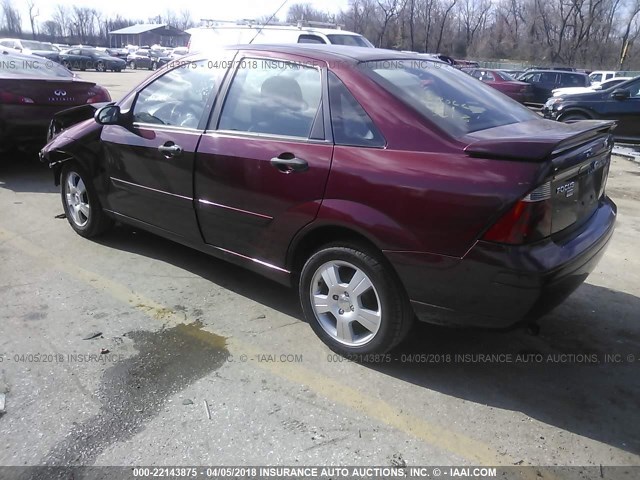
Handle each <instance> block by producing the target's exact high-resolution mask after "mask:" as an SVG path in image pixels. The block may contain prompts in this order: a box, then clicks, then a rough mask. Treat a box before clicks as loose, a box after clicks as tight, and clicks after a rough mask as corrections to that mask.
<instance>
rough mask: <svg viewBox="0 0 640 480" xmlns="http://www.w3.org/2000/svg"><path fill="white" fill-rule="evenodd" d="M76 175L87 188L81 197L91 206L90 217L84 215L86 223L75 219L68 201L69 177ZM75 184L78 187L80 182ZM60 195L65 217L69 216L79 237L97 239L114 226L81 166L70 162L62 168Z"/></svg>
mask: <svg viewBox="0 0 640 480" xmlns="http://www.w3.org/2000/svg"><path fill="white" fill-rule="evenodd" d="M76 175H77V176H78V177H79V178H80V179H81V180H82V182H83V184H84V187H85V194H83V195H81V196H80V197H81V198H82V200H83V201H84V202H86V203H87V204H88V205H89V214H88V216H86V215H83V217H84V218H85V219H86V222H85V223H82V222H77V221H76V220H75V219H74V215H73V213H72V212H71V207H70V206H69V202H68V201H67V193H69V192H70V190H69V177H72V178H74V177H75V176H76ZM74 183H75V185H76V186H77V185H78V183H79V182H74ZM60 195H61V198H62V207H63V208H64V213H65V215H66V216H67V221H68V222H69V225H71V228H73V229H74V230H75V232H76V233H77V234H78V235H80V236H83V237H86V238H90V237H95V236H97V235H100V234H101V233H103V232H105V231H106V230H108V229H109V228H111V226H112V225H113V220H112V219H111V218H109V217H108V216H107V214H106V213H105V212H104V210H103V209H102V205H100V201H99V200H98V195H97V193H96V190H95V187H94V186H93V183H92V182H91V177H90V176H89V175H88V174H87V173H86V171H85V170H84V168H82V167H81V166H80V165H79V164H77V163H75V162H72V161H68V162H65V163H64V165H63V166H62V171H61V173H60Z"/></svg>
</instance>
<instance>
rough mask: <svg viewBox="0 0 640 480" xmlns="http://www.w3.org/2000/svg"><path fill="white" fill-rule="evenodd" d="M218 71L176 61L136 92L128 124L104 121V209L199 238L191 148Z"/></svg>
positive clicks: (217, 80)
mask: <svg viewBox="0 0 640 480" xmlns="http://www.w3.org/2000/svg"><path fill="white" fill-rule="evenodd" d="M223 73H224V72H223V71H221V70H218V69H213V68H209V65H208V64H207V62H205V61H202V62H193V63H191V64H188V65H182V66H180V67H177V68H175V69H173V70H171V71H169V72H167V73H165V74H164V75H162V76H160V77H158V78H157V79H155V80H154V81H153V82H151V83H149V84H147V85H146V86H144V87H143V88H142V90H141V91H140V92H139V93H138V95H137V98H136V100H135V101H134V103H133V106H132V107H131V108H132V109H133V111H132V119H133V124H132V125H131V126H127V127H124V126H119V125H110V126H105V127H104V129H103V131H102V141H103V144H104V147H105V153H106V165H107V169H108V174H109V180H110V183H109V192H108V194H107V195H108V196H107V198H108V205H109V207H110V209H112V210H113V211H114V212H116V213H118V214H120V215H124V216H126V217H129V218H133V219H136V220H139V221H141V222H144V223H147V224H149V225H152V226H154V227H157V228H159V229H162V230H165V231H168V232H172V233H174V234H176V235H179V236H181V237H185V238H187V239H191V240H200V241H201V236H200V233H199V230H198V225H197V221H196V217H195V212H194V208H193V168H194V160H195V152H196V150H197V147H198V142H199V141H200V138H201V135H202V130H201V127H202V125H203V124H202V123H201V122H203V118H204V117H205V116H206V115H208V113H209V112H210V109H211V103H212V102H213V98H214V97H215V93H216V92H217V89H218V86H219V84H220V80H221V76H222V75H223Z"/></svg>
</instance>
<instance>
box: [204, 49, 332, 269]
mask: <svg viewBox="0 0 640 480" xmlns="http://www.w3.org/2000/svg"><path fill="white" fill-rule="evenodd" d="M254 53H255V54H256V55H258V56H255V57H250V56H239V57H238V58H236V61H235V63H236V65H237V69H236V71H235V73H234V76H233V77H232V81H231V83H230V85H229V87H228V91H227V94H226V98H225V100H224V103H223V104H222V105H221V107H220V108H219V109H218V108H216V110H219V112H217V113H218V114H217V115H215V116H214V118H213V119H212V123H211V124H210V125H209V128H208V129H207V131H206V132H205V134H204V135H203V137H202V140H201V142H200V146H199V148H198V156H197V160H196V177H195V198H196V202H197V212H198V219H199V221H200V226H201V229H202V234H203V236H204V238H205V241H206V242H207V243H208V244H210V245H213V246H215V247H217V248H219V249H221V250H223V251H226V252H228V253H232V254H236V255H241V256H245V257H249V258H253V259H257V260H259V261H267V262H272V263H274V264H279V263H282V258H281V257H280V258H278V255H277V254H275V253H274V252H276V251H280V252H283V251H286V249H287V247H288V245H289V242H290V240H291V238H292V236H293V235H294V234H295V233H296V232H297V231H298V230H299V229H300V228H302V227H303V226H304V225H306V224H307V223H309V222H311V221H312V220H313V219H314V218H315V216H316V214H317V212H318V209H319V207H320V203H321V201H322V198H323V193H324V188H325V185H326V182H327V177H328V174H329V168H330V165H331V157H332V153H333V143H332V141H331V135H330V131H331V130H330V127H329V124H328V122H329V120H328V110H327V107H326V70H325V68H319V67H318V66H305V65H304V63H305V60H306V59H304V58H299V57H297V56H292V55H284V54H283V55H282V56H278V57H275V58H274V57H271V58H266V57H263V56H260V55H262V54H261V53H259V52H254Z"/></svg>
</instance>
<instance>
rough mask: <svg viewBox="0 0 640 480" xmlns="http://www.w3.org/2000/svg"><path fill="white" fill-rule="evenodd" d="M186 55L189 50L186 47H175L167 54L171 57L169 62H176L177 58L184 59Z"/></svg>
mask: <svg viewBox="0 0 640 480" xmlns="http://www.w3.org/2000/svg"><path fill="white" fill-rule="evenodd" d="M188 53H189V49H188V48H187V47H176V48H174V49H173V50H171V53H169V57H171V60H177V59H178V58H181V57H184V56H185V55H187V54H188Z"/></svg>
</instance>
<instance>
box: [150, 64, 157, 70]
mask: <svg viewBox="0 0 640 480" xmlns="http://www.w3.org/2000/svg"><path fill="white" fill-rule="evenodd" d="M157 69H158V63H157V62H153V63H152V64H151V70H157Z"/></svg>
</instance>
